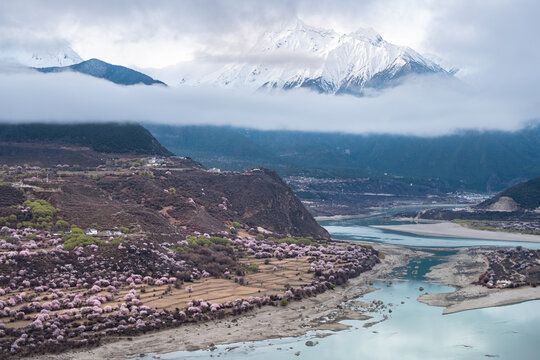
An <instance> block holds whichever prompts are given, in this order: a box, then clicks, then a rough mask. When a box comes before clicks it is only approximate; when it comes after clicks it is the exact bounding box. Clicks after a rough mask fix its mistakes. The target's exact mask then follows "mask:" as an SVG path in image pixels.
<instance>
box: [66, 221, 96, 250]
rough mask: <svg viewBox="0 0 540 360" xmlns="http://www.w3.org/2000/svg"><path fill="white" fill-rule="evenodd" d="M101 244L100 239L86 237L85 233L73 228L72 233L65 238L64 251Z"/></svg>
mask: <svg viewBox="0 0 540 360" xmlns="http://www.w3.org/2000/svg"><path fill="white" fill-rule="evenodd" d="M92 244H96V245H99V244H101V241H100V240H99V239H96V238H95V237H93V236H89V235H86V234H85V233H84V231H83V230H82V229H80V228H78V227H76V226H72V227H71V233H70V234H68V235H66V236H65V238H64V249H66V250H73V249H75V248H76V247H78V246H87V245H92Z"/></svg>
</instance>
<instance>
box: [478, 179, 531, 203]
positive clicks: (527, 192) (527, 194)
mask: <svg viewBox="0 0 540 360" xmlns="http://www.w3.org/2000/svg"><path fill="white" fill-rule="evenodd" d="M501 198H510V199H512V200H513V202H514V203H515V204H516V205H517V206H518V207H519V208H521V209H527V210H534V209H536V208H539V207H540V177H537V178H534V179H532V180H529V181H526V182H524V183H521V184H518V185H515V186H512V187H511V188H508V189H506V190H504V191H503V192H501V193H499V194H497V195H496V196H494V197H492V198H490V199H488V200H486V201H484V202H482V203H481V204H479V205H478V208H489V207H490V206H492V205H493V204H496V203H497V202H498V201H499V200H501Z"/></svg>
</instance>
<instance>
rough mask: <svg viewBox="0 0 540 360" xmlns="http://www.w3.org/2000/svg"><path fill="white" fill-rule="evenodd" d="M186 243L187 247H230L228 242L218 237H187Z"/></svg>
mask: <svg viewBox="0 0 540 360" xmlns="http://www.w3.org/2000/svg"><path fill="white" fill-rule="evenodd" d="M186 241H187V242H188V245H189V246H210V245H212V244H216V245H224V246H227V245H230V243H231V242H230V240H229V239H226V238H222V237H218V236H211V237H209V238H207V237H204V236H193V235H189V236H187V237H186Z"/></svg>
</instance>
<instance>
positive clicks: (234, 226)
mask: <svg viewBox="0 0 540 360" xmlns="http://www.w3.org/2000/svg"><path fill="white" fill-rule="evenodd" d="M232 227H233V228H235V229H240V228H241V227H242V225H241V224H240V223H239V222H238V221H235V222H233V223H232Z"/></svg>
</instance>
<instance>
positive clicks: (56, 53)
mask: <svg viewBox="0 0 540 360" xmlns="http://www.w3.org/2000/svg"><path fill="white" fill-rule="evenodd" d="M0 61H2V62H7V63H13V64H18V65H23V66H28V67H36V68H42V67H51V66H69V65H73V64H77V63H80V62H81V61H83V60H82V59H81V57H80V56H79V54H77V53H76V52H75V51H74V50H73V49H72V48H71V47H70V46H69V45H68V44H67V43H65V42H56V43H53V44H24V45H23V44H18V43H14V42H4V43H2V44H0Z"/></svg>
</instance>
